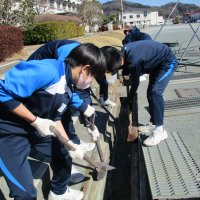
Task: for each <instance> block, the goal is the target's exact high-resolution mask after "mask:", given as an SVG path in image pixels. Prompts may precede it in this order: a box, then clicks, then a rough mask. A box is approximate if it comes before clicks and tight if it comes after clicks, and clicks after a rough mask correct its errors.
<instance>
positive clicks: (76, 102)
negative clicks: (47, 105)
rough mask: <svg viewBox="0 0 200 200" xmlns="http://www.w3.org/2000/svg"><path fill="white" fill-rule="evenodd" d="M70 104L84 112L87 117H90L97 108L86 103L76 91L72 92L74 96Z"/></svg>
mask: <svg viewBox="0 0 200 200" xmlns="http://www.w3.org/2000/svg"><path fill="white" fill-rule="evenodd" d="M70 105H71V106H72V107H73V108H75V109H77V110H79V111H80V112H82V113H83V114H84V115H85V116H86V117H90V116H91V115H93V114H94V112H95V109H94V108H93V107H92V106H90V105H88V104H87V103H85V101H84V100H83V99H81V98H80V97H79V95H78V94H77V93H75V92H74V93H72V97H71V99H70Z"/></svg>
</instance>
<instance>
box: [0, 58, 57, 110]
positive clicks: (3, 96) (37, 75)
mask: <svg viewBox="0 0 200 200" xmlns="http://www.w3.org/2000/svg"><path fill="white" fill-rule="evenodd" d="M46 64H48V63H46ZM44 77H45V78H44ZM54 79H55V75H54V72H53V71H52V72H51V73H47V70H46V69H45V67H39V65H37V63H36V64H35V63H34V61H33V62H30V63H29V62H21V63H19V64H18V65H16V66H15V67H13V68H12V69H11V70H10V71H8V72H7V73H6V75H5V78H4V80H0V103H1V105H2V106H3V107H4V108H5V109H7V110H13V109H14V108H16V107H17V106H18V105H19V104H20V103H21V102H20V101H19V100H18V99H20V98H27V97H29V96H31V95H32V93H33V92H35V91H37V90H39V89H41V88H45V87H48V86H49V85H50V84H52V83H53V82H54Z"/></svg>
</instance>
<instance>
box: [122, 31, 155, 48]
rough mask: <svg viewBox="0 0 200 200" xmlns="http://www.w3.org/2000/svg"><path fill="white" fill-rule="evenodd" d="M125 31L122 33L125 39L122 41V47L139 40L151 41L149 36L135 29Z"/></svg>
mask: <svg viewBox="0 0 200 200" xmlns="http://www.w3.org/2000/svg"><path fill="white" fill-rule="evenodd" d="M127 31H128V32H127ZM127 31H126V32H124V33H125V38H124V39H123V40H122V44H123V45H125V44H128V43H129V42H136V41H140V40H152V38H151V36H150V35H149V34H147V33H144V32H141V31H140V29H139V28H137V27H134V28H132V29H130V30H127Z"/></svg>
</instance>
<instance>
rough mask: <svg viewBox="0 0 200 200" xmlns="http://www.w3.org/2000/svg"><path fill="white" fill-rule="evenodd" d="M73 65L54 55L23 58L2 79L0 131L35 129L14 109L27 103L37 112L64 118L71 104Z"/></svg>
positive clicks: (55, 118)
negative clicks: (29, 58)
mask: <svg viewBox="0 0 200 200" xmlns="http://www.w3.org/2000/svg"><path fill="white" fill-rule="evenodd" d="M66 81H67V82H66ZM71 82H72V80H71V68H70V66H69V65H66V64H65V63H64V62H62V61H58V60H54V59H51V60H50V59H45V60H33V61H27V62H21V63H19V64H17V65H16V66H14V67H13V68H12V69H11V70H10V71H8V72H7V73H6V74H5V78H4V80H0V135H1V134H6V133H19V134H28V133H31V132H34V131H35V129H34V128H33V127H32V126H31V125H30V124H29V123H27V122H26V121H25V120H23V119H21V118H20V117H18V116H16V115H15V114H13V113H12V112H11V111H12V110H13V109H15V108H16V107H17V106H19V104H20V103H23V104H24V105H25V106H26V107H27V108H28V109H29V110H30V111H31V112H32V113H33V114H34V115H36V116H39V117H41V118H46V119H51V120H54V121H56V120H60V119H61V115H62V113H63V112H64V111H65V109H66V106H67V104H68V101H67V99H69V97H67V96H68V95H69V93H68V90H69V88H68V87H66V85H67V84H68V83H71Z"/></svg>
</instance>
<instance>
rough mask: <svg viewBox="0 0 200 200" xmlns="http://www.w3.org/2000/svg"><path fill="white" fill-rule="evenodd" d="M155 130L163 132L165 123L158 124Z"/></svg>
mask: <svg viewBox="0 0 200 200" xmlns="http://www.w3.org/2000/svg"><path fill="white" fill-rule="evenodd" d="M155 130H157V131H159V132H163V130H164V129H163V125H161V126H156V128H155Z"/></svg>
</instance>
